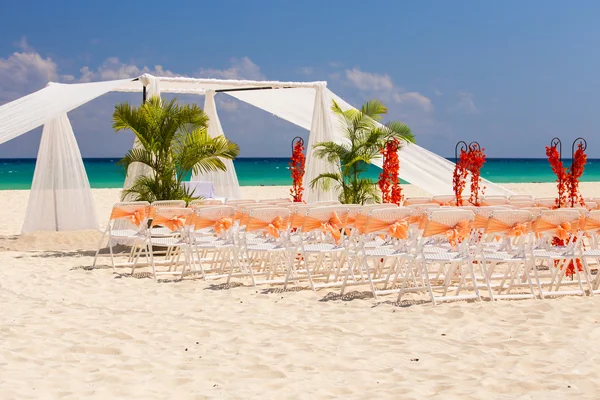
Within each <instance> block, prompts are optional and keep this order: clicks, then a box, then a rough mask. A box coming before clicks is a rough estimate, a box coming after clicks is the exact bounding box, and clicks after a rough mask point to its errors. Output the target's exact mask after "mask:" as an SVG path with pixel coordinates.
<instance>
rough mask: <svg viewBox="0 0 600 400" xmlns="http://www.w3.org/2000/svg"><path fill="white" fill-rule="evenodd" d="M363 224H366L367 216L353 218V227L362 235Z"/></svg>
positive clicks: (359, 215)
mask: <svg viewBox="0 0 600 400" xmlns="http://www.w3.org/2000/svg"><path fill="white" fill-rule="evenodd" d="M365 222H367V216H366V215H364V214H357V215H356V217H354V227H355V228H356V229H358V231H359V232H360V233H363V228H364V226H365Z"/></svg>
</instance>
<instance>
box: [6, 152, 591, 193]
mask: <svg viewBox="0 0 600 400" xmlns="http://www.w3.org/2000/svg"><path fill="white" fill-rule="evenodd" d="M117 161H118V159H117V158H88V159H84V165H85V169H86V171H87V174H88V178H89V180H90V185H91V186H92V187H93V188H121V187H123V182H124V180H125V171H124V170H123V167H122V166H120V165H117V164H116V162H117ZM288 163H289V159H288V158H239V159H237V160H235V162H234V164H235V168H236V171H237V175H238V180H239V182H240V185H242V186H261V185H263V186H280V185H281V186H287V185H290V184H291V178H290V172H289V169H288ZM569 164H570V160H566V161H565V166H568V165H569ZM400 168H402V165H401V166H400ZM34 169H35V159H0V189H29V188H30V187H31V180H32V179H33V171H34ZM380 171H381V170H380V169H379V168H377V167H371V168H370V169H369V171H368V173H367V175H368V176H370V177H372V178H373V179H377V177H378V175H379V172H380ZM482 176H483V177H484V178H486V179H489V180H490V181H492V182H496V183H530V182H554V181H555V177H554V174H553V173H552V170H551V169H550V165H549V164H548V161H547V160H546V159H542V158H535V159H521V158H490V159H488V160H487V162H486V163H485V165H484V167H483V169H482ZM581 180H582V181H584V182H586V181H587V182H593V181H600V159H588V162H587V164H586V168H585V173H584V174H583V177H582V179H581Z"/></svg>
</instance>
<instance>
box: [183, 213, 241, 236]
mask: <svg viewBox="0 0 600 400" xmlns="http://www.w3.org/2000/svg"><path fill="white" fill-rule="evenodd" d="M234 216H235V207H232V206H214V207H203V208H198V209H196V210H195V216H194V219H193V229H194V230H195V231H198V230H208V231H209V232H216V233H217V234H222V235H226V234H227V233H228V232H230V231H231V230H232V229H233V227H234V225H235V224H234Z"/></svg>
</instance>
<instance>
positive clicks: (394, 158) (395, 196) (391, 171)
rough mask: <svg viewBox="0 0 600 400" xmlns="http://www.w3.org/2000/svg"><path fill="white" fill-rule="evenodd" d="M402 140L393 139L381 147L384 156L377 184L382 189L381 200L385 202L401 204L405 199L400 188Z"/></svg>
mask: <svg viewBox="0 0 600 400" xmlns="http://www.w3.org/2000/svg"><path fill="white" fill-rule="evenodd" d="M399 148H400V141H399V140H398V139H393V140H390V141H388V142H387V143H386V144H385V147H383V148H382V149H381V154H382V156H383V165H382V171H381V174H379V180H378V181H377V184H378V185H379V189H380V190H381V200H382V202H383V203H393V204H397V205H400V203H401V202H402V200H403V196H402V189H401V188H400V178H399V175H400V159H399V158H398V149H399Z"/></svg>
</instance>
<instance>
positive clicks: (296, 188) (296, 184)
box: [290, 140, 306, 202]
mask: <svg viewBox="0 0 600 400" xmlns="http://www.w3.org/2000/svg"><path fill="white" fill-rule="evenodd" d="M305 162H306V158H305V157H304V142H303V141H302V140H298V141H296V143H295V144H294V148H293V151H292V160H291V161H290V171H291V174H292V188H291V189H290V195H291V196H292V199H293V200H294V202H302V193H303V192H304V187H303V186H302V178H304V164H305Z"/></svg>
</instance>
